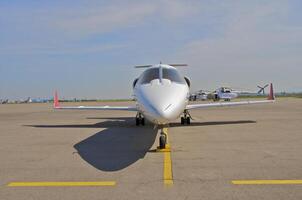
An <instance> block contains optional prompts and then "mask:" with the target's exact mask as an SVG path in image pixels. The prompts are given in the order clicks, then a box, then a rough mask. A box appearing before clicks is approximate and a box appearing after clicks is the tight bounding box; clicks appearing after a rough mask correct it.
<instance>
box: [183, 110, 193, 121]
mask: <svg viewBox="0 0 302 200" xmlns="http://www.w3.org/2000/svg"><path fill="white" fill-rule="evenodd" d="M191 119H192V117H191V115H190V113H189V111H188V110H185V111H184V113H183V116H182V117H181V118H180V123H181V124H188V125H189V124H191Z"/></svg>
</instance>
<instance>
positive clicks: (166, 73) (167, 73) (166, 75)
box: [162, 68, 185, 83]
mask: <svg viewBox="0 0 302 200" xmlns="http://www.w3.org/2000/svg"><path fill="white" fill-rule="evenodd" d="M162 78H163V79H168V80H170V81H171V82H176V83H184V81H185V80H184V78H183V77H181V76H180V75H179V73H178V71H177V70H176V69H173V68H163V77H162Z"/></svg>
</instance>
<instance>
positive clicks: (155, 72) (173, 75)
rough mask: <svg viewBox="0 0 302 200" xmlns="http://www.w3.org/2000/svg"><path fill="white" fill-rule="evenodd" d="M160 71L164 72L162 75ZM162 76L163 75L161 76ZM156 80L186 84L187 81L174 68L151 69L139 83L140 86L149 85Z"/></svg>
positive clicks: (143, 75)
mask: <svg viewBox="0 0 302 200" xmlns="http://www.w3.org/2000/svg"><path fill="white" fill-rule="evenodd" d="M160 70H162V73H160ZM160 74H162V75H161V76H160ZM155 79H168V80H170V81H171V82H175V83H184V82H185V79H184V78H183V77H182V76H180V74H179V73H178V71H177V70H176V69H173V68H165V67H163V68H150V69H147V70H146V71H145V72H144V73H143V74H142V76H141V78H140V79H139V81H138V83H139V84H148V83H150V82H151V81H153V80H155Z"/></svg>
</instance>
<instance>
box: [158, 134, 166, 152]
mask: <svg viewBox="0 0 302 200" xmlns="http://www.w3.org/2000/svg"><path fill="white" fill-rule="evenodd" d="M166 142H167V138H166V136H165V135H164V134H163V135H161V136H160V137H159V148H160V149H164V148H166Z"/></svg>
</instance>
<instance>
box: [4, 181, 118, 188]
mask: <svg viewBox="0 0 302 200" xmlns="http://www.w3.org/2000/svg"><path fill="white" fill-rule="evenodd" d="M115 185H116V183H115V181H103V182H12V183H9V184H8V185H7V186H8V187H62V186H115Z"/></svg>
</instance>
